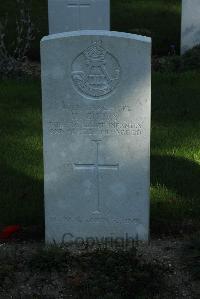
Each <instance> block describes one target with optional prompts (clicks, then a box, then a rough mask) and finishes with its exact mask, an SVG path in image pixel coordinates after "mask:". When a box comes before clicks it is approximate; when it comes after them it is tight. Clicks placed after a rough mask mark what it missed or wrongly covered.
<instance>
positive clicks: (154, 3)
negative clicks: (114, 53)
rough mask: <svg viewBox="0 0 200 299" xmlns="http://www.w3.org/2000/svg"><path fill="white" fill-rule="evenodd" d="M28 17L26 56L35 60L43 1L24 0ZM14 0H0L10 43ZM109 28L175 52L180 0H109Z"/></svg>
mask: <svg viewBox="0 0 200 299" xmlns="http://www.w3.org/2000/svg"><path fill="white" fill-rule="evenodd" d="M24 2H25V7H27V8H28V7H29V9H30V14H31V20H32V22H33V24H34V25H35V37H36V39H35V40H34V41H33V42H32V45H31V49H30V51H29V57H30V58H32V59H39V41H40V39H41V38H42V37H43V36H44V35H47V34H48V10H47V0H25V1H24ZM19 9H20V8H19V5H18V4H17V1H13V0H6V1H0V21H3V19H4V18H5V16H6V15H7V17H8V28H7V31H6V36H7V42H8V44H10V43H11V42H12V41H13V40H14V38H15V35H16V32H15V29H16V17H17V15H18V14H19V13H18V12H19ZM111 29H112V30H115V31H125V32H132V33H138V34H142V35H151V36H152V37H153V53H154V54H156V55H157V54H159V55H166V54H167V53H168V51H169V48H170V45H175V48H176V52H177V53H179V47H180V29H181V0H111Z"/></svg>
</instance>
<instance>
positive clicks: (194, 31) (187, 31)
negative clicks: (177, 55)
mask: <svg viewBox="0 0 200 299" xmlns="http://www.w3.org/2000/svg"><path fill="white" fill-rule="evenodd" d="M198 44H200V0H182V29H181V54H184V53H185V52H186V51H187V50H189V49H191V48H193V47H194V46H196V45H198Z"/></svg>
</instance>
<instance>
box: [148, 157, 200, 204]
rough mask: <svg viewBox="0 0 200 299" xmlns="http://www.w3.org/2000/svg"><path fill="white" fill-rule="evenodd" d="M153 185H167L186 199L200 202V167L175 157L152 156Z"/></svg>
mask: <svg viewBox="0 0 200 299" xmlns="http://www.w3.org/2000/svg"><path fill="white" fill-rule="evenodd" d="M151 183H152V185H157V184H160V185H165V186H166V187H167V188H168V189H170V190H174V191H175V192H176V193H178V194H179V195H181V196H183V197H184V198H187V199H188V200H189V198H191V199H192V198H193V199H197V200H198V201H199V202H200V165H199V164H197V163H195V162H193V161H190V160H188V159H184V158H178V157H174V156H159V155H152V156H151Z"/></svg>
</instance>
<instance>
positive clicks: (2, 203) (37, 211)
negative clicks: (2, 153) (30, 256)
mask: <svg viewBox="0 0 200 299" xmlns="http://www.w3.org/2000/svg"><path fill="white" fill-rule="evenodd" d="M43 197H44V196H43V181H42V180H40V179H36V178H33V177H30V176H28V175H26V174H24V173H22V172H19V171H17V170H16V169H14V168H11V167H8V166H7V165H5V164H3V163H1V169H0V198H1V199H0V224H1V225H10V224H21V225H34V224H36V225H38V224H39V225H43V221H44V207H43V206H44V204H43Z"/></svg>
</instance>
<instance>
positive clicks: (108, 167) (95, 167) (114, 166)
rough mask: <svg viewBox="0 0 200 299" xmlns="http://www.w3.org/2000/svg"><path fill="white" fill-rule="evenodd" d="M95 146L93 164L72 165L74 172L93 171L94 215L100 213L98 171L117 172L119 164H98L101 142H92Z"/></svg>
mask: <svg viewBox="0 0 200 299" xmlns="http://www.w3.org/2000/svg"><path fill="white" fill-rule="evenodd" d="M92 141H93V142H95V144H96V162H95V163H93V164H81V163H74V169H75V170H92V171H95V177H96V189H97V209H96V211H94V213H96V214H99V213H100V177H99V171H100V170H115V171H116V170H119V164H118V163H116V164H101V163H99V147H100V142H101V140H92Z"/></svg>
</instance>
